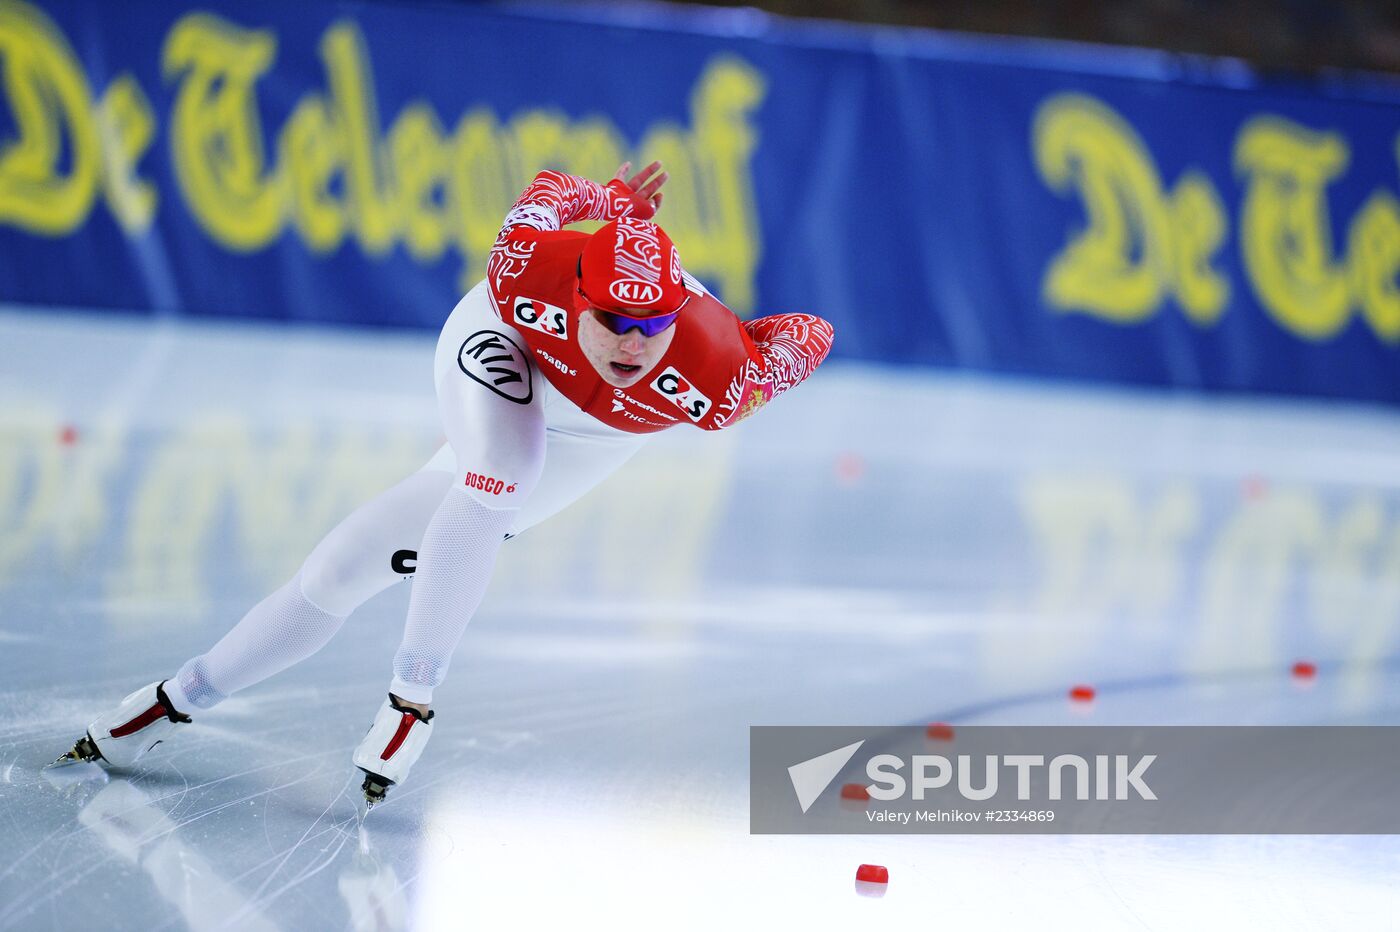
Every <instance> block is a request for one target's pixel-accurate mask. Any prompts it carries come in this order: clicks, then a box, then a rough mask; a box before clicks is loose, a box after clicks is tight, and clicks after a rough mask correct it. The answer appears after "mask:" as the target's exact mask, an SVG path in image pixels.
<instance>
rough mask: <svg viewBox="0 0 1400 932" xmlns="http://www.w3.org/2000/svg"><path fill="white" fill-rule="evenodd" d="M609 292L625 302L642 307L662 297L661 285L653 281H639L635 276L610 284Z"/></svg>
mask: <svg viewBox="0 0 1400 932" xmlns="http://www.w3.org/2000/svg"><path fill="white" fill-rule="evenodd" d="M608 293H609V294H611V295H612V296H613V297H614V298H616V299H617V300H619V301H621V302H622V303H623V304H629V305H632V306H634V307H640V306H642V305H645V304H652V303H654V302H655V301H656V300H657V299H658V298H660V297H661V286H660V285H656V284H653V283H651V282H639V281H637V280H636V279H633V278H624V279H620V280H618V281H615V282H613V283H612V284H611V285H609V286H608Z"/></svg>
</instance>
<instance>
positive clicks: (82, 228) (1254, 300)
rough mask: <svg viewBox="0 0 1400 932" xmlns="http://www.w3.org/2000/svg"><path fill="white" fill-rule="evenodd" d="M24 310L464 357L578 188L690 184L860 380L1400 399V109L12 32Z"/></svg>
mask: <svg viewBox="0 0 1400 932" xmlns="http://www.w3.org/2000/svg"><path fill="white" fill-rule="evenodd" d="M0 76H2V80H0V300H2V301H6V302H17V303H34V304H42V305H77V306H85V307H99V308H112V309H122V310H140V311H148V312H155V313H180V314H187V315H216V316H240V317H262V318H279V319H296V320H316V321H328V322H342V323H360V324H365V323H368V324H385V325H407V326H418V327H430V328H431V327H436V326H438V325H439V324H440V323H441V321H442V320H443V319H444V318H445V316H446V314H447V312H448V310H450V308H451V307H452V305H453V304H454V303H455V301H456V299H457V297H458V295H459V294H460V293H461V292H462V291H463V290H465V289H466V288H468V287H469V286H470V285H471V284H473V283H474V282H475V281H476V280H477V279H479V278H480V276H481V275H482V272H483V268H484V262H485V257H486V254H487V251H488V250H489V248H490V245H491V242H492V240H493V239H494V237H495V235H496V231H497V228H498V226H499V224H500V220H501V217H502V215H503V214H504V212H505V210H506V208H507V207H508V206H509V204H510V203H511V201H512V200H513V199H514V197H515V196H516V194H517V193H518V192H519V191H520V189H522V188H523V187H524V186H525V184H526V182H528V180H529V179H530V178H531V177H532V176H533V174H534V173H535V172H536V171H537V170H538V169H540V168H542V167H554V168H560V169H563V170H566V171H570V172H573V173H576V174H581V175H586V176H589V177H593V178H597V179H606V178H608V177H610V176H611V175H612V173H613V172H614V171H615V169H616V167H617V165H618V164H619V163H620V162H622V161H623V160H624V159H629V158H630V159H633V160H634V161H639V160H649V159H652V158H659V159H661V160H663V161H664V162H665V163H666V165H667V167H668V169H669V170H670V172H671V176H672V180H671V181H670V183H669V184H668V188H667V196H666V203H665V206H664V208H663V210H662V213H661V214H660V215H659V216H658V220H659V221H660V222H661V223H662V224H663V225H664V226H665V227H666V228H667V230H668V231H669V232H670V233H671V234H672V236H673V238H674V239H675V240H676V242H677V244H678V245H679V247H680V249H681V254H682V256H683V257H684V259H685V261H686V265H687V267H688V268H689V269H690V270H691V271H692V272H694V273H695V274H696V275H697V276H698V277H700V278H701V279H703V280H705V281H706V282H707V284H709V285H710V286H711V287H713V288H714V289H715V290H716V291H717V292H718V293H719V294H720V295H721V296H722V297H723V298H724V299H725V300H726V301H727V302H728V303H729V304H730V305H731V306H733V307H734V308H735V309H736V310H738V311H740V312H741V313H745V314H762V313H768V312H776V311H809V312H813V313H817V314H821V315H823V316H825V317H827V318H828V319H830V320H831V321H832V322H833V323H834V324H835V325H836V329H837V334H838V338H837V343H836V347H835V353H836V355H838V356H845V357H848V358H860V359H869V360H881V361H893V362H903V363H933V364H942V365H956V366H967V367H974V368H980V369H990V370H997V371H1006V372H1022V373H1034V374H1041V375H1053V376H1072V377H1082V378H1093V379H1106V380H1112V381H1118V382H1131V383H1142V384H1164V385H1177V386H1187V387H1198V388H1208V389H1231V390H1246V391H1268V392H1289V393H1301V394H1313V395H1325V396H1336V397H1350V398H1361V399H1373V400H1384V401H1390V402H1395V401H1400V366H1397V361H1400V283H1398V282H1397V273H1400V201H1398V200H1397V196H1396V190H1397V180H1400V174H1397V159H1400V148H1397V146H1398V145H1400V140H1398V139H1397V135H1400V89H1397V88H1395V87H1387V86H1385V85H1384V84H1382V83H1380V82H1379V81H1378V80H1377V81H1373V82H1371V83H1369V84H1366V85H1361V84H1353V85H1351V86H1346V87H1342V86H1336V85H1322V84H1312V85H1287V84H1280V83H1277V82H1273V83H1270V82H1265V81H1261V80H1260V79H1258V78H1256V77H1255V76H1254V75H1252V74H1251V73H1249V72H1248V70H1247V69H1245V68H1244V67H1243V66H1241V65H1238V64H1237V63H1231V62H1209V61H1199V60H1188V59H1181V58H1178V57H1172V56H1167V55H1164V54H1156V53H1150V52H1131V51H1122V50H1118V51H1115V50H1108V49H1097V48H1095V49H1089V48H1084V47H1078V46H1056V45H1049V44H1045V43H1037V42H1025V41H1018V42H1012V41H1009V40H1006V41H997V40H970V39H953V38H949V37H945V36H940V35H937V34H932V33H925V32H917V31H900V30H893V29H874V28H857V27H852V26H836V25H822V24H803V23H793V22H789V21H785V20H779V19H774V18H771V17H767V16H764V15H761V14H756V13H754V12H752V11H743V10H724V11H717V10H701V9H691V8H684V7H666V6H656V7H652V6H627V7H620V8H612V7H604V6H598V7H592V6H572V7H533V6H496V5H476V4H468V3H461V4H450V3H428V2H423V3H416V2H409V3H396V4H390V3H387V2H362V3H329V2H327V3H315V2H313V3H305V4H298V5H293V6H289V5H286V4H282V3H275V2H270V0H238V2H233V0H211V2H207V3H198V4H194V5H187V4H174V3H157V2H149V0H148V2H133V3H123V4H109V3H102V2H98V0H44V2H42V3H36V2H34V0H0Z"/></svg>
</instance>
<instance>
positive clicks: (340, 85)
mask: <svg viewBox="0 0 1400 932" xmlns="http://www.w3.org/2000/svg"><path fill="white" fill-rule="evenodd" d="M321 58H322V59H324V60H325V63H326V78H327V81H328V83H329V84H330V101H329V103H330V108H331V112H332V113H334V114H335V120H336V122H337V124H338V125H339V128H340V133H341V139H342V143H343V145H344V152H345V188H346V206H347V207H348V209H349V215H350V223H351V226H352V227H353V228H354V230H355V235H356V239H357V240H358V241H359V244H360V248H361V249H363V250H364V251H365V252H367V253H369V254H370V255H382V254H383V253H385V252H387V251H388V250H389V249H390V248H391V247H392V246H393V245H394V236H395V233H396V232H397V229H396V224H395V222H394V207H393V195H392V194H389V193H387V192H386V190H385V183H384V179H385V177H386V174H387V173H386V172H385V170H384V168H383V166H382V164H381V163H382V161H383V159H382V158H381V155H380V151H379V146H378V145H377V144H376V143H377V140H378V138H379V106H378V103H377V102H376V100H375V96H374V81H373V80H372V79H371V77H370V69H369V61H368V55H367V53H366V52H365V43H364V39H363V38H362V37H361V35H360V30H359V28H358V27H356V26H355V25H354V24H353V23H348V22H342V23H336V24H335V25H334V26H332V27H331V28H330V29H329V30H327V32H326V34H325V36H324V37H323V38H322V39H321Z"/></svg>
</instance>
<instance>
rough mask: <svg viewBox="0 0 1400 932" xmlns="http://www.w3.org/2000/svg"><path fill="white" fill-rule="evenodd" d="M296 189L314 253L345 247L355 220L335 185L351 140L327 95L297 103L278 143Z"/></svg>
mask: <svg viewBox="0 0 1400 932" xmlns="http://www.w3.org/2000/svg"><path fill="white" fill-rule="evenodd" d="M278 152H279V157H280V158H281V164H282V165H283V166H284V170H285V171H286V174H287V185H288V187H289V188H290V192H289V196H290V198H291V207H290V210H291V218H292V223H293V225H294V226H295V227H296V231H297V233H299V234H300V235H301V239H302V241H303V242H305V243H306V245H307V246H309V247H310V248H311V251H312V252H317V253H327V252H332V251H334V250H335V249H337V248H339V246H340V244H341V242H342V241H343V240H344V239H345V229H346V226H347V225H348V223H349V221H348V219H347V217H346V212H345V207H344V205H343V204H341V203H340V201H339V200H337V199H336V197H335V196H334V195H333V194H332V193H331V190H330V186H331V183H332V181H333V180H334V179H335V177H336V176H337V174H338V173H339V172H340V170H341V166H342V165H343V164H344V163H345V143H344V138H343V137H342V136H341V134H340V132H339V130H338V129H337V126H336V122H335V119H334V118H333V117H332V116H331V114H330V111H329V110H328V108H327V106H326V101H325V99H324V98H322V97H319V96H317V95H314V94H313V95H310V96H308V97H305V98H303V99H302V101H301V102H300V103H298V104H297V106H296V109H295V110H293V111H292V115H291V116H290V117H288V118H287V122H286V125H284V126H283V127H282V136H281V139H280V140H279V143H278Z"/></svg>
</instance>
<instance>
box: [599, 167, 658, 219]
mask: <svg viewBox="0 0 1400 932" xmlns="http://www.w3.org/2000/svg"><path fill="white" fill-rule="evenodd" d="M631 170H632V163H631V162H623V163H622V165H620V166H619V167H618V169H617V175H616V176H614V178H613V180H612V181H609V182H608V187H609V188H612V189H613V190H614V191H616V192H617V193H619V194H621V195H622V196H623V197H625V198H627V200H628V201H630V202H631V204H632V216H634V217H636V218H637V219H638V220H650V219H651V218H652V217H654V216H656V212H657V211H658V210H660V209H661V186H662V185H663V184H665V183H666V179H667V178H669V177H671V176H670V175H668V174H666V172H663V171H661V163H660V162H652V163H651V164H650V165H648V166H647V167H646V168H643V169H642V170H641V171H639V172H637V173H636V174H635V175H633V176H632V177H631V178H629V177H627V173H628V172H629V171H631Z"/></svg>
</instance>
